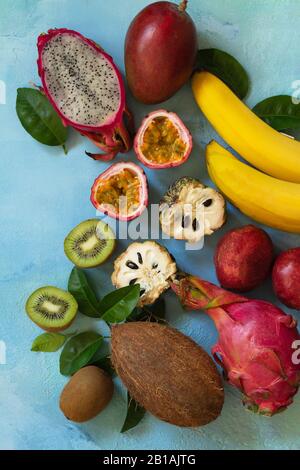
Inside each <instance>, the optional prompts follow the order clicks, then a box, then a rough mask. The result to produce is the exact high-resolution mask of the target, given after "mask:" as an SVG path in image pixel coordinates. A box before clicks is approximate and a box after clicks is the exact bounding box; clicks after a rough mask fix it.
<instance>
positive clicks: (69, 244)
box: [64, 219, 116, 268]
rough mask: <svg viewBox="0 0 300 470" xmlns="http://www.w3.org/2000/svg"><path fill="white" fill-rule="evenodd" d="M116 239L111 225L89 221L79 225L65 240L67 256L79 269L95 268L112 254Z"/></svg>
mask: <svg viewBox="0 0 300 470" xmlns="http://www.w3.org/2000/svg"><path fill="white" fill-rule="evenodd" d="M115 243H116V237H115V234H114V232H113V231H112V229H111V228H110V226H109V225H107V224H106V223H104V222H102V221H101V220H99V219H89V220H85V221H84V222H81V223H80V224H79V225H77V226H76V227H75V228H73V230H71V232H70V233H69V235H68V236H67V237H66V239H65V243H64V248H65V254H66V256H67V257H68V258H69V260H70V261H72V263H74V264H75V266H78V267H79V268H94V267H96V266H99V265H100V264H102V263H104V261H106V260H107V258H108V257H109V256H110V255H111V254H112V252H113V250H114V248H115Z"/></svg>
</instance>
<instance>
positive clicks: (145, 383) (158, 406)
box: [112, 322, 224, 426]
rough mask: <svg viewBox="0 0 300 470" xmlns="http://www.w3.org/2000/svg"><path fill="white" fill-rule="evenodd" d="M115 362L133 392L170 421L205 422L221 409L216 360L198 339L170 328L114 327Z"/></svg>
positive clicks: (146, 325)
mask: <svg viewBox="0 0 300 470" xmlns="http://www.w3.org/2000/svg"><path fill="white" fill-rule="evenodd" d="M112 362H113V365H114V367H115V369H116V372H117V374H118V375H119V376H120V378H121V380H122V381H123V383H124V385H125V386H126V387H127V389H128V391H129V393H130V395H131V396H132V397H133V398H134V399H135V400H136V401H137V402H138V403H139V404H140V405H141V406H143V407H144V408H145V409H146V410H147V411H149V412H150V413H152V414H153V415H155V416H157V417H158V418H160V419H162V420H164V421H167V422H168V423H171V424H175V425H177V426H202V425H205V424H208V423H210V422H211V421H213V420H215V419H216V418H217V417H218V416H219V414H220V413H221V410H222V406H223V402H224V390H223V386H222V380H221V377H220V375H219V373H218V371H217V368H216V366H215V364H214V362H213V361H212V359H211V358H210V356H209V355H208V354H207V353H206V352H205V351H204V350H203V349H202V348H201V347H200V346H198V345H197V344H196V343H195V342H194V341H193V340H191V339H190V338H188V337H187V336H185V335H183V334H182V333H180V332H179V331H177V330H175V329H173V328H170V327H169V326H166V325H161V324H158V323H150V322H149V323H147V322H132V323H124V324H122V325H116V326H113V327H112Z"/></svg>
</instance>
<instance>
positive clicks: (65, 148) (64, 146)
mask: <svg viewBox="0 0 300 470" xmlns="http://www.w3.org/2000/svg"><path fill="white" fill-rule="evenodd" d="M62 148H63V149H64V154H65V155H68V149H67V147H66V145H65V144H62Z"/></svg>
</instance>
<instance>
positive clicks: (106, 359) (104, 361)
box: [89, 356, 116, 377]
mask: <svg viewBox="0 0 300 470" xmlns="http://www.w3.org/2000/svg"><path fill="white" fill-rule="evenodd" d="M89 364H90V365H91V366H96V367H99V368H100V369H103V370H105V372H107V373H108V374H109V375H110V376H111V377H115V375H116V371H115V369H114V368H113V365H112V363H111V359H110V356H103V357H100V358H99V359H97V360H96V361H94V360H93V359H92V360H91V362H90V363H89Z"/></svg>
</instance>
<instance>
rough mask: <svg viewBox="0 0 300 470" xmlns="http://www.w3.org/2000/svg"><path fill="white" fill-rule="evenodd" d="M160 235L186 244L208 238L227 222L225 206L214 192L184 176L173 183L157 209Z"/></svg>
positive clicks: (222, 200)
mask: <svg viewBox="0 0 300 470" xmlns="http://www.w3.org/2000/svg"><path fill="white" fill-rule="evenodd" d="M159 212H160V224H161V228H162V231H163V232H164V233H165V234H167V235H169V236H170V237H172V238H175V239H176V240H186V241H187V242H189V243H196V242H198V241H200V240H201V239H202V238H203V237H204V236H205V235H211V234H212V233H214V232H215V231H216V230H218V229H219V228H221V227H222V225H223V224H224V223H225V222H226V202H225V199H224V198H223V196H222V195H221V194H220V193H219V192H218V191H216V190H215V189H213V188H210V187H208V186H205V185H204V184H202V183H201V182H200V181H199V180H197V179H196V178H191V177H188V176H185V177H183V178H179V179H178V180H177V181H175V183H173V184H172V185H171V186H170V187H169V189H168V191H167V192H166V194H165V195H164V197H163V198H162V200H161V202H160V206H159Z"/></svg>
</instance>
